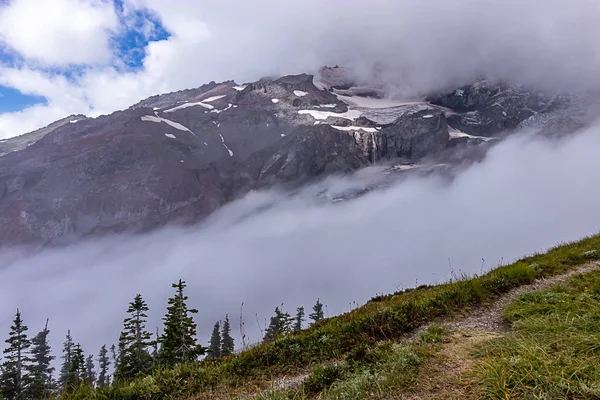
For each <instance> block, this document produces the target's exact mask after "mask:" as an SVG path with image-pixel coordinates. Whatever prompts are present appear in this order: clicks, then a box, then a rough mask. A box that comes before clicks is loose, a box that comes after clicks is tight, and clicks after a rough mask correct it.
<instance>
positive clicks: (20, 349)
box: [0, 309, 31, 399]
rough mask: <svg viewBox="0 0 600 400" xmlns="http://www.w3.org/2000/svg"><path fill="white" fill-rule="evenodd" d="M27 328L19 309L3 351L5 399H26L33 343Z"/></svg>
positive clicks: (0, 385) (1, 388) (0, 381)
mask: <svg viewBox="0 0 600 400" xmlns="http://www.w3.org/2000/svg"><path fill="white" fill-rule="evenodd" d="M26 332H27V326H25V325H24V324H23V320H22V319H21V312H20V311H19V309H17V312H16V314H15V319H14V320H13V324H12V326H11V327H10V334H9V337H8V339H6V341H5V343H6V344H8V347H6V348H5V349H4V351H3V353H4V362H3V363H2V374H1V375H0V391H1V392H2V395H3V397H4V398H8V399H21V398H23V397H24V391H25V385H26V382H27V380H28V375H27V373H26V368H28V364H29V362H30V359H29V354H28V352H29V347H30V346H31V342H30V341H29V339H28V338H27V334H26Z"/></svg>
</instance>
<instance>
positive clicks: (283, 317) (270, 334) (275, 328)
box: [263, 305, 292, 342]
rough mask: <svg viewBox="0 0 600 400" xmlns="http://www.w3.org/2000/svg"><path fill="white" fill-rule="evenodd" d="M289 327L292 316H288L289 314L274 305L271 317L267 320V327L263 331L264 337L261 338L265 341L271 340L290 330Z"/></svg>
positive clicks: (290, 326)
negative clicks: (273, 312)
mask: <svg viewBox="0 0 600 400" xmlns="http://www.w3.org/2000/svg"><path fill="white" fill-rule="evenodd" d="M282 307H283V305H282ZM291 328H292V318H291V317H290V314H289V313H287V312H284V311H281V310H280V309H279V307H275V314H274V315H273V316H272V317H271V320H270V321H269V327H268V328H267V330H266V332H265V337H264V339H263V340H264V341H265V342H272V341H273V340H275V339H277V338H278V337H279V336H282V335H285V334H287V333H289V332H290V331H291Z"/></svg>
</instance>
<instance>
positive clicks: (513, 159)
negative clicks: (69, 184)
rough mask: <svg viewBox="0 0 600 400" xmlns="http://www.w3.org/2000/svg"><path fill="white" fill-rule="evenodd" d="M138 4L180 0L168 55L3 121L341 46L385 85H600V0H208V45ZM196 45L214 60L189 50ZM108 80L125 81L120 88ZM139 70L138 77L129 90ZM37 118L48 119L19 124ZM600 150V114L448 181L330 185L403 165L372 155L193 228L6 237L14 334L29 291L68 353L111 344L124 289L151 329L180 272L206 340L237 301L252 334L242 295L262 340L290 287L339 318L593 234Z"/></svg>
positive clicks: (526, 141)
mask: <svg viewBox="0 0 600 400" xmlns="http://www.w3.org/2000/svg"><path fill="white" fill-rule="evenodd" d="M133 3H135V4H136V5H138V6H139V5H140V4H142V3H144V4H145V3H148V4H153V5H154V6H155V7H157V8H159V9H160V10H161V12H162V13H164V15H163V18H164V21H165V24H166V25H167V27H169V26H170V27H171V28H172V29H173V30H174V31H178V32H179V33H180V35H179V37H178V39H177V40H179V42H177V41H175V44H176V45H177V47H176V48H174V49H173V51H172V54H173V59H169V60H168V62H167V63H166V64H165V65H156V64H155V63H157V62H158V60H160V59H161V58H160V57H154V58H153V57H149V59H148V60H147V63H146V69H144V70H143V71H142V72H140V73H138V74H137V75H136V74H126V75H124V76H117V77H115V74H113V73H112V72H107V71H106V70H105V69H101V68H94V69H90V70H89V71H86V72H84V73H82V75H81V76H79V77H78V78H77V79H79V80H78V81H76V83H75V84H74V86H71V85H72V82H71V83H69V84H68V85H66V89H65V90H64V92H65V93H66V94H65V96H63V95H62V94H61V95H59V94H56V97H55V98H54V99H51V101H50V103H51V104H54V105H58V106H57V107H58V110H59V111H55V110H56V109H53V113H45V111H44V109H42V108H39V107H38V108H36V109H35V110H29V111H26V112H24V113H21V114H16V113H11V114H7V115H0V137H8V136H9V135H10V136H13V133H15V134H16V133H23V132H21V131H19V129H35V128H39V127H41V126H43V124H46V123H48V122H49V121H48V120H47V119H48V118H54V119H56V118H57V117H56V115H55V113H62V114H60V115H61V116H64V115H67V114H68V113H75V112H81V113H85V112H88V113H90V115H95V114H94V113H95V112H96V111H97V110H100V111H99V112H102V113H104V112H106V113H108V112H112V111H114V110H115V109H117V108H122V107H127V106H129V105H131V104H133V102H134V101H138V100H140V99H141V98H142V97H143V96H145V95H150V94H156V93H158V92H166V91H170V90H179V89H183V88H186V87H196V86H198V85H199V84H201V83H203V82H205V81H206V82H208V81H210V80H213V79H238V80H240V81H244V80H251V79H258V78H260V77H262V76H266V75H277V76H279V75H282V74H284V73H298V72H306V71H308V72H311V71H313V70H315V69H316V68H319V67H321V66H323V65H334V64H336V63H339V64H340V65H348V66H352V67H353V68H354V71H355V72H356V73H357V75H358V76H359V77H361V79H363V80H364V81H368V82H376V83H377V84H378V85H380V86H383V87H385V88H386V90H387V93H388V95H389V97H394V98H396V99H406V100H413V99H415V98H420V97H422V96H423V94H426V93H431V92H434V91H439V90H443V89H447V88H448V87H458V86H459V85H462V84H467V83H471V82H472V81H474V80H475V79H476V78H478V77H481V76H485V77H488V78H491V79H500V80H504V81H510V82H511V83H515V84H527V85H531V86H532V87H535V88H537V89H539V90H542V91H550V92H553V93H556V92H562V91H565V92H582V91H587V92H590V91H594V90H597V89H600V85H599V82H600V81H599V80H598V72H597V71H599V70H600V51H599V50H600V49H599V47H598V46H600V45H599V44H598V43H600V42H598V41H595V40H590V38H591V37H597V36H598V32H599V31H598V29H599V28H598V26H600V25H598V24H597V15H598V14H594V13H595V12H597V11H598V5H597V3H596V2H593V1H580V2H578V3H577V5H574V4H570V3H569V4H567V2H562V1H558V0H551V1H550V0H545V1H542V0H527V1H496V0H493V1H488V2H481V1H476V0H461V1H455V2H443V3H442V2H432V1H422V0H418V1H407V2H403V3H402V4H400V2H398V1H383V0H382V1H376V2H375V3H374V5H373V6H371V5H369V7H368V8H367V7H365V6H363V5H359V4H358V3H357V2H351V3H349V4H346V3H344V5H341V3H336V2H331V1H329V2H325V3H323V2H321V1H319V2H316V1H310V2H296V3H295V4H290V3H287V2H286V3H285V5H284V3H281V2H272V1H262V2H261V3H262V6H263V8H264V7H269V8H270V9H271V10H272V13H271V14H269V15H270V16H269V15H265V13H261V12H259V11H260V9H262V8H260V7H258V6H254V5H252V6H250V5H249V4H250V3H247V2H237V3H238V4H237V6H238V7H237V8H238V9H239V10H238V11H239V12H237V13H235V15H230V14H229V13H228V12H226V11H227V10H224V9H223V7H224V6H223V4H221V3H218V4H215V5H214V7H212V8H211V9H210V10H208V11H207V10H205V9H203V8H202V7H201V6H199V9H201V11H202V12H204V14H202V13H201V12H200V11H198V12H199V13H200V14H202V15H203V16H204V18H205V19H206V20H210V21H212V24H214V26H213V25H210V24H208V25H207V26H209V27H212V28H213V31H211V34H212V35H214V36H213V37H214V38H215V39H214V40H215V41H214V42H207V43H213V44H212V45H209V44H206V43H204V42H202V43H200V44H198V43H197V42H194V41H190V42H184V39H186V36H185V29H184V28H185V27H184V26H183V25H185V24H181V26H179V27H178V28H175V27H174V26H175V25H176V21H177V18H176V17H175V16H174V15H175V14H176V13H177V9H178V8H180V7H181V6H180V5H179V4H178V5H174V6H172V5H171V4H168V8H170V7H173V10H165V9H164V8H165V7H167V3H166V2H158V4H155V3H157V2H154V1H150V0H149V1H141V0H140V1H135V2H133ZM138 3H139V4H138ZM160 3H162V4H160ZM182 3H184V2H182ZM317 3H318V4H317ZM365 4H366V3H365ZM188 6H189V7H191V8H194V7H192V6H191V5H189V3H188ZM311 7H312V8H311ZM319 7H321V8H319ZM257 10H258V11H257ZM195 11H197V10H195V8H194V12H195ZM332 13H333V14H337V15H339V16H340V18H341V19H342V20H343V21H345V22H343V23H342V24H341V25H343V26H345V29H341V28H340V25H339V24H332V20H333V19H332V17H331V15H332ZM191 14H193V12H191ZM248 15H250V16H252V17H253V18H249V17H247V16H248ZM297 15H301V16H302V18H301V19H300V20H298V18H296V16H297ZM390 15H393V16H397V17H398V19H396V18H390ZM265 21H266V22H265ZM249 22H252V26H255V25H256V26H258V28H257V29H256V31H255V34H254V35H243V32H244V30H245V29H247V28H248V23H249ZM261 22H264V23H261ZM232 24H239V27H240V28H239V31H240V34H239V35H237V36H235V37H233V36H229V37H227V36H226V32H228V30H229V29H231V25H232ZM274 33H277V35H275V34H274ZM211 34H208V35H207V37H211ZM161 43H162V45H165V43H163V42H156V43H155V44H154V45H153V46H152V48H151V49H150V50H149V54H150V55H152V54H155V53H152V52H153V51H154V52H156V51H158V50H160V44H161ZM194 46H198V47H194ZM196 48H201V49H202V51H195V49H196ZM242 48H245V49H246V51H247V52H248V54H250V56H248V60H247V62H241V61H239V58H240V57H242V56H241V55H240V51H242V50H241V49H242ZM225 49H227V51H225ZM292 49H294V50H293V51H292ZM188 54H190V57H193V58H194V60H196V61H198V59H197V58H196V57H201V58H202V62H199V61H198V62H189V63H181V62H180V60H181V59H182V57H184V56H186V55H188ZM234 56H235V57H234ZM232 57H234V59H232ZM163 60H164V59H163ZM207 60H209V61H207ZM219 60H220V61H219ZM242 61H245V60H242ZM190 65H193V66H194V68H191V67H190ZM197 65H200V67H198V68H199V69H198V70H196V66H197ZM374 65H377V66H381V70H380V71H379V73H376V74H374V73H373V70H374V68H373V66H374ZM21 72H22V71H21ZM1 76H2V74H0V77H1ZM163 77H168V79H166V78H165V79H164V81H163V80H162V78H163ZM95 78H97V79H95ZM0 81H1V80H0ZM94 82H105V83H106V82H109V83H108V84H107V86H108V87H111V89H114V88H115V87H117V86H119V85H122V86H123V87H124V89H123V92H122V93H119V94H118V95H115V94H114V93H116V92H117V90H111V94H110V95H109V94H107V93H105V92H109V91H108V90H106V89H105V87H104V86H103V87H102V88H98V87H97V86H98V85H97V84H96V83H94ZM0 83H1V82H0ZM139 87H142V88H143V90H141V92H135V91H134V90H133V89H131V88H139ZM61 88H62V87H61ZM100 89H102V90H100ZM86 91H87V92H86ZM82 92H85V93H87V95H86V96H82V97H85V98H86V101H88V102H87V103H85V102H84V103H85V107H84V109H83V110H81V109H79V108H77V107H78V105H79V104H83V103H82V102H81V101H79V100H78V96H79V95H80V94H81V93H82ZM132 92H135V93H132ZM76 94H77V95H76ZM136 96H137V97H136ZM67 97H68V99H67ZM138 97H139V98H138ZM74 104H77V106H75V105H74ZM91 110H94V112H91ZM63 114H64V115H63ZM28 116H31V117H32V118H31V121H35V123H36V124H37V125H36V126H31V124H29V123H27V124H23V123H20V122H17V121H18V120H20V119H21V118H24V117H28ZM33 117H35V118H33ZM28 121H29V120H28ZM38 125H39V126H38ZM221 140H222V137H221ZM598 149H600V124H598V123H592V124H591V125H589V126H588V127H586V128H584V129H581V130H579V131H576V132H572V133H571V134H570V135H566V136H561V137H559V138H547V137H542V136H539V135H536V131H535V129H522V130H520V131H519V132H517V133H515V134H513V135H511V136H510V137H508V138H507V139H503V140H501V141H499V142H498V143H496V144H494V145H492V146H491V147H490V149H489V151H488V152H487V154H486V155H485V158H484V159H483V161H481V162H474V163H472V164H471V165H468V166H465V167H462V168H458V167H457V169H456V170H454V171H453V172H452V178H451V179H449V178H448V176H447V175H446V174H438V173H431V174H426V175H424V174H419V173H418V171H408V172H406V173H403V174H402V177H401V178H398V179H395V180H393V179H392V180H389V182H390V183H389V184H388V185H386V187H379V188H377V189H375V190H369V191H368V192H366V193H365V194H363V195H361V196H359V197H356V198H352V199H346V200H344V201H339V202H333V201H327V199H328V198H329V200H331V198H335V197H336V194H343V193H346V191H348V190H350V189H352V190H354V189H364V188H367V187H371V184H372V183H374V182H379V181H380V180H381V178H382V176H383V175H385V174H386V173H387V172H386V171H384V169H383V168H382V167H380V166H378V165H374V166H372V167H368V168H365V169H361V170H359V171H356V172H354V173H353V174H348V175H334V176H329V177H324V178H323V177H322V178H319V180H316V181H315V182H313V183H311V184H308V185H306V186H304V187H302V188H300V189H298V190H295V191H294V192H289V191H286V190H284V189H281V188H279V189H278V188H271V189H265V190H258V191H253V192H250V193H248V194H247V195H245V196H243V197H241V198H240V199H238V200H236V201H234V202H232V203H229V204H227V205H225V206H223V207H221V208H219V209H218V210H217V211H216V212H214V213H213V214H211V215H210V216H209V217H208V218H206V219H205V220H203V221H202V222H200V223H199V224H197V225H194V226H191V227H189V226H188V227H178V226H168V227H164V228H160V229H158V230H156V231H153V232H149V233H145V234H142V235H128V234H122V235H113V236H105V237H102V238H91V239H87V240H83V241H81V242H79V243H76V244H73V245H69V246H65V247H57V248H47V249H44V250H35V251H33V250H32V249H31V248H29V247H14V248H4V249H2V250H1V251H0V296H1V298H0V333H2V335H4V334H5V333H8V331H9V327H10V324H11V321H12V319H13V315H14V311H15V309H16V308H19V309H20V310H21V312H22V314H23V318H24V321H25V323H26V324H27V325H28V326H29V329H30V332H36V331H38V330H40V329H42V328H43V324H44V323H45V321H46V318H49V319H50V323H49V328H50V330H51V344H52V346H53V350H54V352H55V353H56V354H57V355H58V351H59V349H60V346H61V343H62V341H63V338H64V335H65V334H66V332H67V329H70V330H71V333H72V335H73V337H74V340H75V341H76V342H80V343H81V345H82V347H83V349H84V350H85V351H86V352H87V353H90V354H96V353H97V352H98V350H99V349H100V347H101V346H102V345H103V344H108V345H110V344H113V343H116V342H117V340H118V335H119V332H120V330H121V328H122V319H123V318H124V317H125V310H126V308H127V304H128V302H130V301H131V300H132V299H133V297H134V296H135V294H137V293H141V294H142V295H143V297H144V299H145V300H146V301H147V302H148V305H149V307H150V312H149V316H150V318H149V322H148V327H149V330H150V331H154V329H153V327H155V326H161V325H162V323H161V320H160V319H161V318H162V317H163V316H164V314H165V309H166V301H167V298H168V297H169V296H171V295H172V288H171V283H173V282H176V281H177V280H178V279H180V278H181V279H184V280H186V281H187V283H188V292H187V294H188V296H189V299H190V300H189V305H190V306H191V307H195V308H197V309H198V310H199V313H198V314H197V315H196V316H195V321H196V322H197V323H198V337H199V342H200V343H202V344H204V345H206V344H207V342H208V340H209V336H210V331H211V328H212V326H213V324H214V323H215V322H216V321H219V320H223V319H224V318H225V315H226V314H228V315H229V317H230V319H231V320H232V325H233V333H234V334H235V340H236V347H237V348H239V347H240V346H241V341H240V335H239V324H238V320H239V318H240V310H241V305H242V303H243V319H244V329H245V331H246V334H247V340H248V342H250V343H256V342H259V341H260V340H261V328H262V329H264V328H265V324H266V322H265V321H268V318H269V316H270V315H271V314H272V312H273V309H274V308H275V307H276V306H278V305H280V304H282V303H283V304H284V309H285V310H287V311H288V312H290V313H293V312H294V310H295V309H296V307H299V306H304V307H305V308H306V309H307V310H309V309H310V307H311V306H312V305H313V304H314V303H315V301H316V299H317V298H320V300H321V301H322V302H323V303H324V304H326V305H327V308H326V316H333V315H337V314H340V313H344V312H347V311H349V310H351V309H352V308H354V307H355V306H356V305H359V304H364V303H365V302H366V301H368V300H369V299H370V298H371V297H373V296H375V295H376V294H381V293H390V292H394V291H396V290H399V289H404V288H409V287H414V286H417V285H421V284H430V283H436V282H444V281H446V280H448V279H450V278H451V277H452V276H455V275H456V274H461V273H465V274H468V275H471V274H479V273H481V272H484V271H487V270H489V269H491V268H493V267H496V266H498V265H500V264H505V263H508V262H510V261H512V260H515V259H517V258H519V257H521V256H524V255H526V254H530V253H531V252H532V251H538V250H539V251H542V250H545V249H547V248H549V247H552V246H554V245H556V244H558V243H560V242H563V241H570V240H575V239H579V238H581V237H583V236H585V235H590V234H593V233H597V232H598V221H599V220H600V202H599V201H598V197H599V196H600V174H599V173H598V170H599V167H600V158H599V157H598ZM323 193H326V194H328V195H329V197H327V196H325V197H323ZM257 320H258V321H257ZM3 345H4V344H3V343H1V344H0V348H2V347H3Z"/></svg>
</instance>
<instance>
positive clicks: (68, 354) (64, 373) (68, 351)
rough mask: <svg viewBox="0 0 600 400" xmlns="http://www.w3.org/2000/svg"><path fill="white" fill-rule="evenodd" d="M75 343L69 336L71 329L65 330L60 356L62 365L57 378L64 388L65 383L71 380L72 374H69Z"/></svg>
mask: <svg viewBox="0 0 600 400" xmlns="http://www.w3.org/2000/svg"><path fill="white" fill-rule="evenodd" d="M74 346H75V344H74V343H73V337H72V336H71V330H68V331H67V336H66V340H65V341H64V343H63V351H62V352H63V354H62V356H61V357H60V358H62V360H63V361H62V365H61V367H60V375H59V378H58V382H59V384H60V387H61V388H62V389H63V390H65V389H66V388H67V383H68V382H72V381H73V380H74V379H73V376H71V364H72V363H73V347H74Z"/></svg>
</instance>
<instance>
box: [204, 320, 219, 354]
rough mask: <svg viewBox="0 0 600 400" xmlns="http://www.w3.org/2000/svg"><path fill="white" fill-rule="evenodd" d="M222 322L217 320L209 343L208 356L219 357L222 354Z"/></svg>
mask: <svg viewBox="0 0 600 400" xmlns="http://www.w3.org/2000/svg"><path fill="white" fill-rule="evenodd" d="M220 328H221V326H220V323H219V322H216V323H215V326H214V328H213V331H212V335H211V336H210V342H209V344H208V356H207V358H217V357H220V356H221V331H220Z"/></svg>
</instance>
